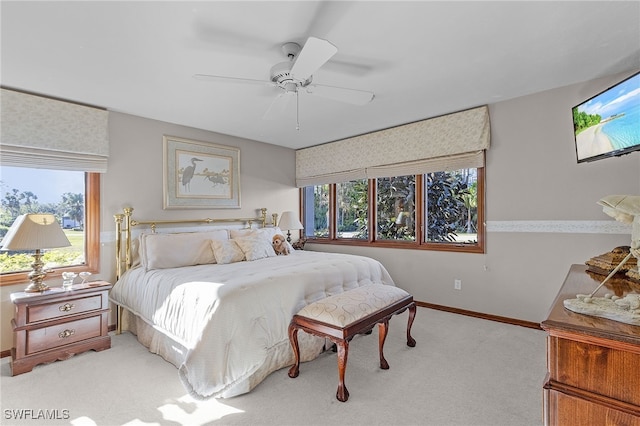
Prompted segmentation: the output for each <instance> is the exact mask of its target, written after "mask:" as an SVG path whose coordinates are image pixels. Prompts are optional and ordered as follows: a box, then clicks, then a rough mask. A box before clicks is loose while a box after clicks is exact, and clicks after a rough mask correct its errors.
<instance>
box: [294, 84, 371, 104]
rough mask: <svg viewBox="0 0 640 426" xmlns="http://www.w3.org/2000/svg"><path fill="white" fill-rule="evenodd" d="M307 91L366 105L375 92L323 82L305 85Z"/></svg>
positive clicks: (349, 102) (336, 99)
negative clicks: (323, 83)
mask: <svg viewBox="0 0 640 426" xmlns="http://www.w3.org/2000/svg"><path fill="white" fill-rule="evenodd" d="M305 89H306V91H307V93H309V94H311V95H317V96H322V97H323V98H327V99H333V100H334V101H339V102H345V103H348V104H353V105H365V104H368V103H369V102H371V101H372V100H373V98H374V97H375V94H374V93H373V92H368V91H366V90H356V89H345V88H343V87H335V86H325V85H322V84H310V85H308V86H307V87H305Z"/></svg>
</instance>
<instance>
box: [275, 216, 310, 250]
mask: <svg viewBox="0 0 640 426" xmlns="http://www.w3.org/2000/svg"><path fill="white" fill-rule="evenodd" d="M278 226H279V227H280V229H282V230H286V231H287V242H289V243H290V242H291V230H292V229H293V230H299V229H303V228H304V226H302V224H301V223H300V220H298V215H296V214H295V213H294V212H283V213H282V216H281V217H280V223H278Z"/></svg>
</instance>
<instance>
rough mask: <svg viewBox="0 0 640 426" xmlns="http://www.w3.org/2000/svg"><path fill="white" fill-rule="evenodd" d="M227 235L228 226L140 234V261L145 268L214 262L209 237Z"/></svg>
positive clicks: (211, 238) (226, 236)
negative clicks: (202, 229) (208, 229)
mask: <svg viewBox="0 0 640 426" xmlns="http://www.w3.org/2000/svg"><path fill="white" fill-rule="evenodd" d="M228 238H229V236H228V233H227V230H215V231H208V232H184V233H175V234H142V235H141V236H140V250H139V251H140V261H141V263H142V265H143V266H144V267H145V268H146V269H147V270H151V269H163V268H178V267H181V266H191V265H202V264H207V263H216V258H215V256H214V255H213V250H212V248H211V243H210V241H211V240H220V239H223V240H227V239H228Z"/></svg>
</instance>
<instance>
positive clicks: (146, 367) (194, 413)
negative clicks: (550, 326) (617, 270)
mask: <svg viewBox="0 0 640 426" xmlns="http://www.w3.org/2000/svg"><path fill="white" fill-rule="evenodd" d="M406 319H407V313H404V314H402V315H400V316H397V317H394V318H393V320H392V321H391V329H390V333H389V336H388V337H387V342H386V345H385V356H386V358H387V361H388V362H389V365H390V369H389V370H380V369H379V367H378V353H377V340H378V337H377V330H375V331H374V333H373V335H369V336H359V337H357V338H355V339H354V340H353V341H352V342H351V345H350V351H349V360H348V366H347V373H346V380H345V382H346V385H347V387H348V389H349V392H350V394H351V395H350V398H349V400H348V401H347V402H346V403H341V402H339V401H337V400H336V398H335V391H336V386H337V364H336V354H335V353H333V352H327V353H325V354H323V355H321V356H320V358H318V359H316V360H314V361H312V362H308V363H303V364H302V365H301V367H300V376H299V377H298V378H296V379H290V378H289V377H288V376H287V369H282V370H279V371H276V372H275V373H273V374H271V375H270V376H269V377H268V378H267V379H266V380H265V381H264V382H262V383H261V384H260V385H259V386H258V387H257V388H256V389H254V390H253V391H252V392H251V393H249V394H246V395H241V396H238V397H235V398H231V399H221V400H215V399H210V400H206V401H198V400H194V399H193V398H191V397H189V396H188V395H187V394H186V392H185V390H184V388H183V387H182V385H181V383H180V380H179V378H178V371H177V369H176V368H175V367H173V366H172V365H171V364H169V363H167V362H165V361H164V360H163V359H162V358H160V357H159V356H157V355H154V354H151V353H149V352H148V351H147V350H146V349H145V348H144V347H142V346H141V345H140V344H139V343H138V342H137V340H136V339H135V337H134V336H132V335H131V334H129V333H124V334H122V335H118V336H116V335H112V348H111V349H109V350H106V351H102V352H88V353H85V354H81V355H78V356H75V357H73V358H71V359H69V360H66V361H62V362H56V363H52V364H48V365H41V366H37V367H36V368H34V370H33V371H32V372H30V373H26V374H22V375H19V376H15V377H11V376H10V368H9V359H8V358H4V359H2V362H1V364H0V371H1V375H0V390H1V391H2V395H1V403H2V404H1V408H2V410H1V415H2V418H1V420H0V423H1V424H3V425H57V424H71V425H208V424H214V425H218V424H220V425H224V424H229V425H323V424H326V425H336V426H338V425H469V426H472V425H487V426H489V425H490V426H498V425H508V426H517V425H523V426H529V425H540V424H542V382H543V380H544V377H545V374H546V366H545V356H546V355H545V354H546V351H545V333H544V332H543V331H539V330H531V329H527V328H523V327H518V326H513V325H508V324H501V323H497V322H492V321H486V320H481V319H476V318H470V317H465V316H460V315H456V314H451V313H447V312H440V311H434V310H431V309H425V308H418V313H417V316H416V321H415V323H414V327H413V333H412V334H413V336H414V337H415V339H416V340H417V345H416V347H415V348H409V347H407V346H406V344H405V327H406ZM20 416H22V418H23V419H22V420H20V419H19V418H18V417H20ZM46 417H53V418H49V419H47V418H46ZM56 417H57V418H58V419H56Z"/></svg>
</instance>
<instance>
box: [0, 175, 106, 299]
mask: <svg viewBox="0 0 640 426" xmlns="http://www.w3.org/2000/svg"><path fill="white" fill-rule="evenodd" d="M84 182H85V185H84V186H85V228H84V229H85V264H84V265H78V266H65V267H60V268H53V269H52V270H51V272H49V273H48V274H47V279H50V278H61V277H62V271H63V270H64V271H65V272H66V271H71V272H76V273H77V272H84V271H87V272H91V273H92V274H97V273H98V272H99V265H100V173H92V172H85V174H84ZM29 272H30V271H26V272H24V271H22V272H10V273H6V274H1V275H0V287H1V286H7V285H14V284H20V283H28V282H29V277H28V275H29Z"/></svg>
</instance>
